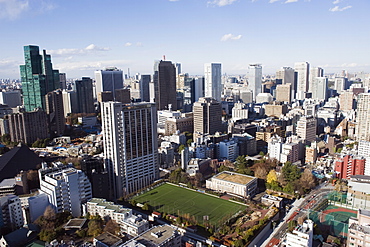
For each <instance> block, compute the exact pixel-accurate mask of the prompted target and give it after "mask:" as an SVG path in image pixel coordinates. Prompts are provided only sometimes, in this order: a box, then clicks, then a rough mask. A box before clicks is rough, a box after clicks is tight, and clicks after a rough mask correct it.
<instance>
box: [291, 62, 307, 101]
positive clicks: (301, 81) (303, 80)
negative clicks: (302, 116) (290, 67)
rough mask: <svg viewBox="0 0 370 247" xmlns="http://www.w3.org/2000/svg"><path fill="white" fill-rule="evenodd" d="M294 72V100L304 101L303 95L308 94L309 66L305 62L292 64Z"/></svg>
mask: <svg viewBox="0 0 370 247" xmlns="http://www.w3.org/2000/svg"><path fill="white" fill-rule="evenodd" d="M294 70H295V71H296V72H297V73H298V75H297V92H296V99H298V100H303V99H305V96H306V95H305V93H307V92H308V88H309V84H308V78H309V71H310V64H309V63H307V62H299V63H295V64H294Z"/></svg>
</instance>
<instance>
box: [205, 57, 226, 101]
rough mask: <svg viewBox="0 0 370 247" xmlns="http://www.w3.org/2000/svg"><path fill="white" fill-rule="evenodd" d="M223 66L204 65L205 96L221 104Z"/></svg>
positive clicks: (216, 64) (215, 64) (218, 64)
mask: <svg viewBox="0 0 370 247" xmlns="http://www.w3.org/2000/svg"><path fill="white" fill-rule="evenodd" d="M221 91H222V81H221V64H220V63H206V64H204V96H205V97H210V98H213V99H215V100H217V101H218V102H221Z"/></svg>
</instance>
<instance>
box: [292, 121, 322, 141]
mask: <svg viewBox="0 0 370 247" xmlns="http://www.w3.org/2000/svg"><path fill="white" fill-rule="evenodd" d="M316 122H317V120H316V118H315V117H313V116H304V117H301V118H300V119H299V120H298V122H297V129H296V132H297V135H298V136H299V137H301V138H302V139H304V140H305V142H306V143H309V144H310V143H311V142H313V141H315V140H316V125H317V123H316Z"/></svg>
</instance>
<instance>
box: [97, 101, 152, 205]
mask: <svg viewBox="0 0 370 247" xmlns="http://www.w3.org/2000/svg"><path fill="white" fill-rule="evenodd" d="M101 110H102V129H103V133H104V135H103V143H104V158H105V167H106V170H107V171H108V174H109V177H110V181H111V185H110V186H111V191H113V192H114V194H113V195H112V197H113V198H120V197H122V196H126V195H128V194H130V193H133V192H135V191H137V190H139V189H142V188H144V187H145V186H148V185H150V184H151V183H153V182H154V181H155V180H156V179H157V178H158V175H159V170H158V169H159V168H158V144H157V121H156V107H155V105H154V104H151V103H137V104H122V103H118V102H103V103H102V109H101Z"/></svg>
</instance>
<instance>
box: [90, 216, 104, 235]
mask: <svg viewBox="0 0 370 247" xmlns="http://www.w3.org/2000/svg"><path fill="white" fill-rule="evenodd" d="M102 232H103V229H102V222H101V221H100V220H90V221H89V224H88V230H87V235H89V236H93V237H96V236H98V235H99V234H101V233H102Z"/></svg>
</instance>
